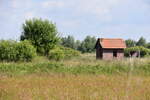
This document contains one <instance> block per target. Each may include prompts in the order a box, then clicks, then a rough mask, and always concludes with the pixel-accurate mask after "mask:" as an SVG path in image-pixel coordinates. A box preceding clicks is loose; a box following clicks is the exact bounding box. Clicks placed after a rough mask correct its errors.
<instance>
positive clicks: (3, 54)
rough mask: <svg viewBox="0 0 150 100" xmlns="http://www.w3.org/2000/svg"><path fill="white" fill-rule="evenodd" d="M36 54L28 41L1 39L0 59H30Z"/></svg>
mask: <svg viewBox="0 0 150 100" xmlns="http://www.w3.org/2000/svg"><path fill="white" fill-rule="evenodd" d="M35 55H36V50H35V48H34V47H33V46H32V45H31V44H30V43H29V42H28V41H23V42H16V41H1V42H0V60H1V61H31V60H32V59H33V57H34V56H35Z"/></svg>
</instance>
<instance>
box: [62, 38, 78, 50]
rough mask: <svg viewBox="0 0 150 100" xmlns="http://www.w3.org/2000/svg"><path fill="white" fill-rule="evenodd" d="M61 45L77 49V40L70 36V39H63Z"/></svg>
mask: <svg viewBox="0 0 150 100" xmlns="http://www.w3.org/2000/svg"><path fill="white" fill-rule="evenodd" d="M61 45H63V46H64V47H68V48H72V49H76V47H75V39H74V37H73V36H70V35H69V36H68V37H63V38H62V39H61Z"/></svg>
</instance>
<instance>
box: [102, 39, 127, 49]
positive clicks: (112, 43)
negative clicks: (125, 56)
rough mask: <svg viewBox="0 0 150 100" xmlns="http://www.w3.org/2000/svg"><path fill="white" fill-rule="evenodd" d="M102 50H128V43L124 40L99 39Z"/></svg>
mask: <svg viewBox="0 0 150 100" xmlns="http://www.w3.org/2000/svg"><path fill="white" fill-rule="evenodd" d="M99 41H100V44H101V46H102V48H114V49H116V48H121V49H122V48H123V49H124V48H126V43H125V41H124V40H123V39H106V38H100V39H99Z"/></svg>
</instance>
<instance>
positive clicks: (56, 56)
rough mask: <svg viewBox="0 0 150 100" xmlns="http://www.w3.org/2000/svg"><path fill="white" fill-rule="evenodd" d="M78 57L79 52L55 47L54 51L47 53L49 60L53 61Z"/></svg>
mask: <svg viewBox="0 0 150 100" xmlns="http://www.w3.org/2000/svg"><path fill="white" fill-rule="evenodd" d="M77 56H80V52H79V51H77V50H74V49H71V48H67V47H63V46H56V47H55V49H53V50H51V51H50V52H49V59H51V60H52V59H53V60H57V61H59V60H63V59H70V58H72V57H77Z"/></svg>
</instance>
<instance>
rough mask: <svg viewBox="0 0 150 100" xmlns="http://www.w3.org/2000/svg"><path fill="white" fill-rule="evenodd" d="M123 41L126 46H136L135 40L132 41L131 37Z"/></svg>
mask: <svg viewBox="0 0 150 100" xmlns="http://www.w3.org/2000/svg"><path fill="white" fill-rule="evenodd" d="M125 42H126V45H127V47H134V46H136V41H134V40H132V39H128V40H126V41H125Z"/></svg>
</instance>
